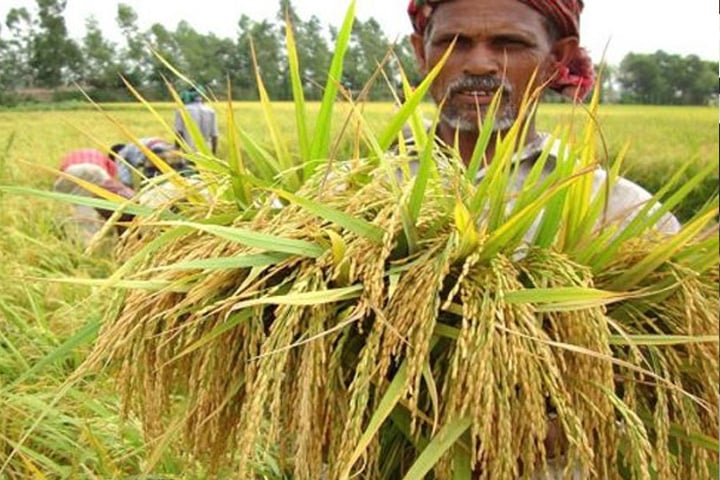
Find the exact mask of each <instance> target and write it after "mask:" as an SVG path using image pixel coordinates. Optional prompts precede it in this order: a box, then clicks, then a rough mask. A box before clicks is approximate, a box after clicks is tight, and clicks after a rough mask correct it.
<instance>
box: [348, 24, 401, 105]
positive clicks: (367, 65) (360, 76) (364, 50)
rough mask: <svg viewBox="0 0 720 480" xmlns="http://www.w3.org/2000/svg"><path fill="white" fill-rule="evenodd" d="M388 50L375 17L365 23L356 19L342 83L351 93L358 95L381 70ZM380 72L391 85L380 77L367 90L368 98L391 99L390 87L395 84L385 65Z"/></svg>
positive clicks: (386, 41) (392, 75)
mask: <svg viewBox="0 0 720 480" xmlns="http://www.w3.org/2000/svg"><path fill="white" fill-rule="evenodd" d="M390 50H391V45H390V42H389V41H388V39H387V37H386V36H385V33H384V32H383V31H382V28H381V27H380V24H379V23H378V22H377V21H376V20H375V19H374V18H372V17H371V18H369V19H368V20H366V21H364V22H363V21H361V20H356V21H355V24H354V25H353V30H352V37H351V40H350V46H349V48H348V55H347V58H346V66H345V72H344V78H343V84H344V85H345V86H346V87H347V88H349V89H350V90H351V91H352V92H355V93H357V92H360V91H361V90H362V89H363V88H364V87H365V86H366V85H367V83H368V82H369V81H370V80H371V79H372V77H373V75H374V74H375V72H376V71H377V69H378V68H380V66H381V64H382V62H383V61H384V60H385V58H386V56H387V55H388V53H389V52H390ZM383 69H384V70H385V72H386V74H388V76H389V77H390V78H391V83H393V85H388V84H387V82H386V81H385V79H384V78H383V76H382V75H379V76H378V77H377V78H376V79H375V81H374V83H373V85H372V87H371V89H370V92H369V98H370V99H374V100H378V99H387V98H390V97H391V93H390V90H391V88H396V85H397V84H398V81H397V79H396V78H395V75H394V74H393V73H392V72H390V69H389V68H388V67H387V65H384V66H383Z"/></svg>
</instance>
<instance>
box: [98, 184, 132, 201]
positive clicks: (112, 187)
mask: <svg viewBox="0 0 720 480" xmlns="http://www.w3.org/2000/svg"><path fill="white" fill-rule="evenodd" d="M100 186H101V187H102V188H104V189H105V190H107V191H108V192H111V193H114V194H115V195H119V196H121V197H123V198H132V197H133V196H134V195H135V191H134V190H133V189H132V188H129V187H127V186H126V185H125V184H123V183H122V182H119V181H117V180H115V179H110V180H106V181H104V182H103V183H102V184H101V185H100Z"/></svg>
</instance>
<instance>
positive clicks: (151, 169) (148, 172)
mask: <svg viewBox="0 0 720 480" xmlns="http://www.w3.org/2000/svg"><path fill="white" fill-rule="evenodd" d="M141 145H142V146H143V147H144V148H145V149H147V150H149V151H150V152H151V153H152V154H153V155H155V156H157V158H159V159H161V160H162V161H163V162H165V163H167V164H168V165H172V167H173V168H174V169H175V170H177V171H181V172H184V173H185V174H189V173H190V172H192V171H193V168H192V166H191V165H190V163H189V162H188V161H187V160H186V159H184V158H183V157H182V156H181V152H180V151H179V150H178V149H177V148H176V147H175V145H173V144H172V143H170V142H168V141H167V140H165V139H162V138H159V137H144V138H140V139H138V141H137V143H136V142H130V143H118V144H115V145H113V146H112V147H110V149H111V150H112V151H113V152H114V158H115V163H116V165H117V172H118V179H119V180H120V181H121V182H122V183H123V184H124V185H126V186H127V187H130V188H135V189H136V188H138V187H139V186H140V184H141V183H142V182H143V181H144V180H147V179H148V178H152V177H154V176H156V175H158V174H159V173H160V169H159V168H158V166H157V165H156V164H155V163H154V162H153V161H152V160H151V159H150V158H149V157H148V155H147V154H146V153H145V151H144V150H143V149H142V148H141V147H140V146H141Z"/></svg>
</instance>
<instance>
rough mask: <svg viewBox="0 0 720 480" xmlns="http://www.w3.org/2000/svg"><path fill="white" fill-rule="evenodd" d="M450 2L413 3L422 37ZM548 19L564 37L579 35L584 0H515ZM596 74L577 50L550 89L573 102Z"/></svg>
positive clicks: (582, 95)
mask: <svg viewBox="0 0 720 480" xmlns="http://www.w3.org/2000/svg"><path fill="white" fill-rule="evenodd" d="M445 1H451V0H410V4H409V5H408V10H407V11H408V15H409V16H410V21H411V22H412V25H413V29H414V30H415V32H416V33H419V34H423V33H424V32H425V27H426V26H427V22H428V20H429V19H430V16H431V15H432V13H433V11H434V9H435V7H436V6H437V5H438V4H440V3H442V2H445ZM516 1H519V2H522V3H524V4H526V5H528V6H529V7H532V8H534V9H535V10H537V11H538V12H540V13H541V14H543V15H544V16H545V17H547V18H549V19H550V20H551V21H552V22H553V24H554V25H555V26H556V27H557V29H558V33H559V34H560V36H561V37H569V36H574V37H579V36H580V13H581V12H582V10H583V2H582V0H516ZM594 82H595V72H594V68H593V63H592V60H591V59H590V56H589V55H588V53H587V51H585V49H583V48H578V49H577V51H576V52H575V56H574V57H573V58H571V59H570V60H569V61H568V62H567V63H566V64H560V63H559V64H558V66H557V75H556V76H555V78H554V79H553V81H552V82H551V83H550V85H549V87H550V88H551V89H553V90H555V91H557V92H559V93H561V94H563V95H565V96H567V97H570V98H572V99H574V100H582V99H583V98H585V96H586V95H587V94H588V92H590V90H592V87H593V84H594Z"/></svg>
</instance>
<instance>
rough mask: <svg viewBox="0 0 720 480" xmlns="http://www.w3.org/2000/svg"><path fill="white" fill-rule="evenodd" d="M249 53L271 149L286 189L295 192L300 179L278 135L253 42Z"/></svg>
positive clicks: (281, 138) (283, 142) (281, 137)
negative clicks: (284, 180) (285, 181)
mask: <svg viewBox="0 0 720 480" xmlns="http://www.w3.org/2000/svg"><path fill="white" fill-rule="evenodd" d="M250 52H251V54H252V59H253V65H254V67H255V80H256V82H257V88H258V94H259V95H260V105H261V107H262V111H263V115H264V117H265V124H266V125H267V128H268V130H269V132H270V138H271V139H272V143H273V147H274V148H275V156H276V158H277V162H278V164H279V165H280V168H281V169H282V173H283V177H284V178H285V179H286V180H287V182H288V183H287V185H288V187H289V188H290V189H291V190H293V191H295V190H297V189H298V188H299V187H300V178H299V177H298V175H297V172H296V171H295V169H294V167H295V165H294V164H293V162H292V159H291V158H290V153H289V152H288V149H287V145H285V141H284V138H283V136H282V135H281V133H280V126H279V125H278V122H277V118H276V115H275V114H274V113H273V110H272V103H271V102H270V97H269V96H268V93H267V89H266V88H265V83H263V80H262V76H261V75H260V67H259V66H258V63H257V56H256V55H255V45H254V44H253V42H250Z"/></svg>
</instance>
